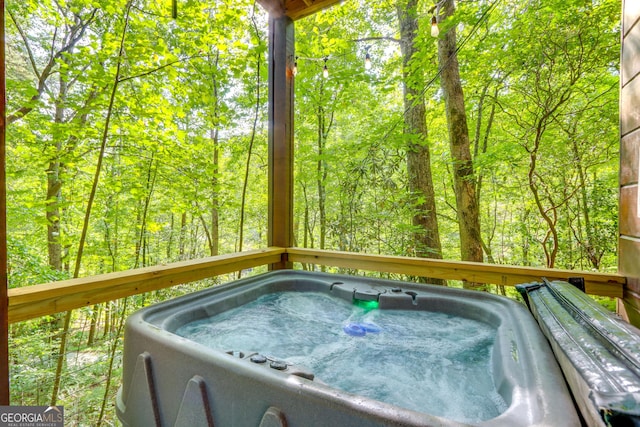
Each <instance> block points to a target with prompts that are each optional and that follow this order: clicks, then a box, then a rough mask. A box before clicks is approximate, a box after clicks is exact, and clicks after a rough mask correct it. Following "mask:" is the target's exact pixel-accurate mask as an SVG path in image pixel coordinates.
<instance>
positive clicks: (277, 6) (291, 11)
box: [257, 0, 342, 21]
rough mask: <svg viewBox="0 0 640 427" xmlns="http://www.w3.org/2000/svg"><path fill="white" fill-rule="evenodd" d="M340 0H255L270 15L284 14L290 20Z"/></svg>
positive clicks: (312, 12) (317, 10)
mask: <svg viewBox="0 0 640 427" xmlns="http://www.w3.org/2000/svg"><path fill="white" fill-rule="evenodd" d="M340 1H342V0H257V2H258V3H259V4H260V5H262V7H264V8H265V9H266V10H267V12H269V13H270V14H272V15H276V16H278V15H280V16H282V15H286V16H288V17H289V18H291V19H292V20H294V21H295V20H297V19H300V18H304V17H305V16H309V15H312V14H314V13H316V12H319V11H320V10H322V9H326V8H327V7H330V6H333V5H334V4H336V3H339V2H340Z"/></svg>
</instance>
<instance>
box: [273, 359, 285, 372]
mask: <svg viewBox="0 0 640 427" xmlns="http://www.w3.org/2000/svg"><path fill="white" fill-rule="evenodd" d="M269 366H271V367H272V368H273V369H277V370H278V371H284V370H285V369H287V362H284V361H282V360H274V361H272V362H271V364H270V365H269Z"/></svg>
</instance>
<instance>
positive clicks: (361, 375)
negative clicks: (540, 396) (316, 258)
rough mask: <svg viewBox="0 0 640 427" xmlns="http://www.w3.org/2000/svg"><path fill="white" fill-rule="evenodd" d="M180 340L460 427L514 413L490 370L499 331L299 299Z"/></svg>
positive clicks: (308, 296)
mask: <svg viewBox="0 0 640 427" xmlns="http://www.w3.org/2000/svg"><path fill="white" fill-rule="evenodd" d="M348 328H361V330H362V332H363V334H360V333H356V334H350V333H349V331H350V329H348ZM352 330H356V331H358V330H357V329H352ZM176 334H178V335H180V336H182V337H185V338H188V339H190V340H192V341H195V342H198V343H200V344H203V345H206V346H207V347H210V348H213V349H217V350H223V351H242V352H245V353H252V352H257V353H260V354H262V355H265V356H267V358H269V359H271V360H280V361H286V362H287V363H291V364H295V365H299V366H300V365H301V366H304V367H306V368H308V369H309V371H311V372H313V374H314V375H315V380H316V381H322V382H324V383H326V384H328V385H329V386H331V387H335V388H339V389H342V390H345V391H348V392H350V393H354V394H358V395H362V396H366V397H370V398H373V399H376V400H380V401H383V402H386V403H391V404H393V405H397V406H400V407H404V408H407V409H412V410H416V411H421V412H424V411H428V412H429V413H432V414H434V415H439V416H443V417H447V418H450V419H453V420H456V421H460V422H479V421H483V420H487V419H491V418H494V417H496V416H498V415H499V414H501V413H502V412H504V411H505V410H506V409H507V407H508V405H507V404H506V402H505V401H504V399H503V398H502V397H501V396H500V394H498V392H497V391H496V389H495V385H494V383H493V373H492V371H491V354H492V350H493V344H494V339H495V335H496V331H495V328H494V327H492V326H490V325H487V324H485V323H482V322H479V321H476V320H471V319H467V318H464V317H459V316H453V315H451V314H447V313H440V312H429V311H407V310H376V309H373V310H372V309H367V308H366V305H365V307H363V306H359V305H354V304H349V302H347V301H345V300H342V299H339V298H334V297H332V296H330V295H327V294H323V293H318V292H307V293H302V292H294V291H290V292H278V293H272V294H266V295H263V296H261V297H260V298H258V299H257V300H255V301H253V302H251V303H248V304H245V305H243V306H241V307H237V308H234V309H231V310H228V311H225V312H222V313H220V314H217V315H215V316H213V317H209V318H205V319H200V320H197V321H194V322H191V323H187V324H185V325H183V326H182V327H180V328H179V329H177V330H176Z"/></svg>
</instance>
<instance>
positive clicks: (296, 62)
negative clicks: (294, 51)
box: [291, 56, 298, 76]
mask: <svg viewBox="0 0 640 427" xmlns="http://www.w3.org/2000/svg"><path fill="white" fill-rule="evenodd" d="M291 73H292V74H293V75H294V76H296V75H297V74H298V57H297V56H296V60H295V61H294V62H293V69H292V70H291Z"/></svg>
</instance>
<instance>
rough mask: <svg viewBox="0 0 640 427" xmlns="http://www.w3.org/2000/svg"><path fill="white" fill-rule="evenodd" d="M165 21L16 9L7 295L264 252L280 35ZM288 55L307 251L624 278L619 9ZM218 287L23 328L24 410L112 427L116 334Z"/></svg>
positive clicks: (435, 25) (341, 16)
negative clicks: (147, 308) (149, 313)
mask: <svg viewBox="0 0 640 427" xmlns="http://www.w3.org/2000/svg"><path fill="white" fill-rule="evenodd" d="M172 5H173V2H172V1H170V0H162V1H150V0H45V1H36V0H7V1H6V43H7V47H6V49H7V54H6V56H7V59H6V74H7V166H6V167H7V228H8V236H7V239H8V241H7V245H8V259H9V286H10V287H11V288H15V287H22V286H29V285H34V284H41V283H48V282H52V281H57V280H62V279H68V278H74V277H84V276H91V275H96V274H101V273H108V272H115V271H123V270H128V269H134V268H139V267H145V266H152V265H159V264H164V263H171V262H175V261H180V260H186V259H196V258H202V257H206V256H211V255H218V254H225V253H233V252H238V251H243V250H247V249H255V248H260V247H265V246H266V245H267V236H266V225H267V191H266V189H267V186H268V184H267V179H268V177H267V163H268V162H267V155H268V154H267V153H268V151H267V139H268V138H267V129H268V122H267V100H268V80H267V52H268V40H267V27H268V15H267V14H266V12H265V11H264V10H263V9H262V8H261V7H260V6H259V5H258V4H256V3H255V2H254V1H253V0H178V1H177V2H175V5H176V6H177V9H176V10H175V13H174V10H172ZM295 40H296V56H295V58H291V60H292V62H293V63H294V66H295V67H294V69H293V74H294V75H295V76H294V79H295V112H294V114H295V134H294V140H295V165H294V168H295V175H294V180H295V195H294V220H295V224H294V235H295V245H296V246H299V247H308V248H317V249H334V250H342V251H351V252H364V253H372V254H385V255H405V256H417V257H429V258H438V259H440V258H441V259H451V260H465V261H477V262H488V263H496V264H508V265H521V266H539V267H549V268H563V269H579V270H593V271H601V272H612V271H616V268H617V256H616V253H617V248H616V244H617V236H618V224H617V221H618V169H619V165H618V162H619V130H618V117H619V115H618V105H619V104H618V102H619V57H620V1H619V0H524V1H523V0H493V1H490V0H459V1H457V2H454V1H453V0H441V1H439V2H434V1H431V0H429V1H423V0H376V1H366V0H345V1H343V2H341V3H339V4H338V5H336V6H334V7H332V8H330V9H327V10H325V11H322V12H320V13H317V14H315V15H312V16H310V17H307V18H304V19H301V20H299V21H296V23H295ZM436 282H437V281H436ZM209 285H211V283H209V282H208V283H202V284H196V285H193V287H186V288H185V289H184V290H181V291H178V290H175V291H174V290H167V291H163V292H157V293H154V294H153V295H142V296H137V297H135V298H131V299H129V300H123V301H115V302H112V303H109V304H104V305H100V306H94V307H92V308H91V309H86V310H75V311H74V312H69V313H61V314H59V315H56V316H50V317H48V318H43V319H38V320H36V321H29V322H20V323H17V324H14V325H12V329H11V339H12V353H11V355H10V357H11V361H12V367H11V369H12V378H11V380H12V390H11V391H12V404H43V405H44V404H55V403H58V404H62V403H64V404H65V405H69V409H68V412H69V413H72V412H73V413H74V414H75V415H74V417H75V418H74V420H75V421H74V422H75V423H76V424H77V425H100V424H107V425H113V424H114V422H115V421H114V415H113V408H112V406H113V402H112V399H113V394H114V392H115V388H116V387H117V381H118V369H119V365H118V363H119V361H118V357H117V353H118V351H117V349H118V348H119V347H118V346H119V345H121V340H120V336H119V333H120V329H121V325H122V319H124V318H125V316H126V314H127V313H130V312H131V310H134V309H135V308H138V307H141V306H144V305H147V304H149V303H150V302H151V301H156V300H159V299H163V298H166V297H168V296H172V295H175V294H177V293H178V292H187V291H189V290H191V289H193V288H195V287H197V286H209ZM72 346H75V347H72ZM71 402H74V403H73V404H72V403H71ZM72 407H73V408H75V409H72ZM87 408H91V410H87Z"/></svg>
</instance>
